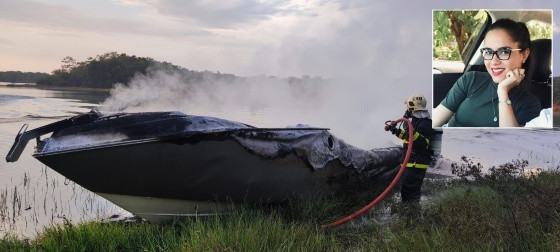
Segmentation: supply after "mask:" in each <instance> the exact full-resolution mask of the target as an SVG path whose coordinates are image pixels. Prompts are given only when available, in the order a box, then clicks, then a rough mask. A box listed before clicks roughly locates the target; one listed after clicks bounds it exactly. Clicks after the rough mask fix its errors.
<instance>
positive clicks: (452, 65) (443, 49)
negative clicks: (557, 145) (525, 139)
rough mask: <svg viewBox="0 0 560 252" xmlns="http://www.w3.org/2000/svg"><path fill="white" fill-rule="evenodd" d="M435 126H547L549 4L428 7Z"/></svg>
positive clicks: (549, 116)
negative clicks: (521, 7) (536, 6)
mask: <svg viewBox="0 0 560 252" xmlns="http://www.w3.org/2000/svg"><path fill="white" fill-rule="evenodd" d="M432 17H433V31H432V32H433V33H432V34H433V35H432V36H433V37H432V38H433V43H432V55H433V56H432V73H433V104H432V107H433V110H432V111H433V125H432V126H433V127H435V128H439V127H537V128H552V127H553V108H552V105H553V97H552V90H553V81H552V80H553V75H552V24H553V22H552V10H434V11H433V12H432Z"/></svg>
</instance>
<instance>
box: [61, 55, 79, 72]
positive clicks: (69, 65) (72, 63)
mask: <svg viewBox="0 0 560 252" xmlns="http://www.w3.org/2000/svg"><path fill="white" fill-rule="evenodd" d="M77 65H78V63H77V62H76V60H75V59H74V58H72V57H70V56H66V57H64V59H62V67H61V69H62V70H64V71H66V72H70V70H72V69H73V68H75V67H76V66H77Z"/></svg>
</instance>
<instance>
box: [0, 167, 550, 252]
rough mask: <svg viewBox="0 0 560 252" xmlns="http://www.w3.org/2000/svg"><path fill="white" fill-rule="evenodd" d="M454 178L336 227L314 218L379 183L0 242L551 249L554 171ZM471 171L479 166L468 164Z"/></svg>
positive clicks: (71, 247) (65, 246)
mask: <svg viewBox="0 0 560 252" xmlns="http://www.w3.org/2000/svg"><path fill="white" fill-rule="evenodd" d="M456 167H459V168H458V169H455V172H456V173H457V174H458V175H460V177H462V179H457V180H452V181H446V180H427V181H426V182H425V186H424V195H426V199H425V200H423V201H422V202H421V205H420V208H416V207H414V206H412V207H411V206H404V205H402V204H400V203H399V202H398V200H397V199H398V197H391V198H388V199H385V200H384V201H383V205H380V206H377V207H375V208H374V209H373V210H372V211H371V212H369V213H368V214H366V216H364V217H361V218H359V219H356V220H353V221H352V222H350V223H349V224H346V225H343V226H341V227H337V228H333V229H327V230H322V229H320V226H321V225H322V224H326V223H329V222H331V221H334V220H336V219H337V218H340V217H343V216H345V215H347V214H349V213H351V212H353V211H355V210H356V209H358V207H361V206H362V205H365V204H367V203H368V200H371V199H372V198H373V197H374V196H375V195H377V194H378V193H379V190H381V189H382V188H373V189H369V190H367V191H363V192H359V193H354V194H350V195H342V196H340V195H339V196H337V197H329V198H321V199H315V200H312V201H298V200H292V201H289V202H286V203H285V204H283V205H280V206H278V205H277V206H244V207H241V208H234V207H232V213H231V214H229V215H222V216H213V217H206V218H202V217H201V218H191V219H183V220H178V221H176V222H174V223H168V224H163V225H158V224H152V223H147V222H132V223H129V222H89V223H83V224H79V225H72V224H66V225H61V226H56V227H51V228H48V229H46V230H45V231H43V232H42V233H41V234H40V235H38V237H37V238H36V239H34V240H18V239H16V238H13V237H4V238H3V239H2V240H0V250H1V251H13V250H41V251H43V250H44V251H59V250H61V251H83V250H88V251H122V250H126V251H128V250H132V251H144V250H148V251H218V250H220V251H222V250H233V251H255V250H259V251H269V250H282V251H284V250H302V249H305V250H309V251H346V250H364V251H371V250H384V251H433V250H435V251H441V250H443V251H453V250H463V251H465V250H466V251H472V250H483V251H494V250H506V251H511V250H514V251H558V250H559V249H560V173H559V172H558V170H557V169H556V170H555V171H547V172H541V173H538V174H536V173H533V174H525V175H520V174H524V173H523V171H524V170H523V168H524V163H523V162H514V163H508V164H505V165H502V166H500V167H494V168H491V169H490V170H491V172H490V173H489V174H487V175H483V174H481V173H480V172H479V171H480V167H479V166H477V165H474V164H471V163H469V162H466V163H465V164H462V165H459V166H456ZM477 171H478V172H477Z"/></svg>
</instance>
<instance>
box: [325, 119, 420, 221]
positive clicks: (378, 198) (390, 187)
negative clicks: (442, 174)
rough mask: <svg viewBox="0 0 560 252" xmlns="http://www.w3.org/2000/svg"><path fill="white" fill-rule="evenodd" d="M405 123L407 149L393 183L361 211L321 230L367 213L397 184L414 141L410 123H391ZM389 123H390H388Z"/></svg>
mask: <svg viewBox="0 0 560 252" xmlns="http://www.w3.org/2000/svg"><path fill="white" fill-rule="evenodd" d="M403 121H405V122H407V123H408V148H407V149H406V156H405V157H404V161H403V163H402V166H401V169H400V170H399V172H398V173H397V176H395V178H394V179H393V181H392V182H391V184H390V185H389V186H388V187H387V188H386V189H385V191H383V192H382V193H381V194H380V195H379V196H377V198H376V199H374V200H373V201H372V202H371V203H369V204H368V205H366V206H365V207H363V208H362V209H360V210H358V211H356V212H355V213H353V214H351V215H348V216H346V217H344V218H342V219H340V220H337V221H335V222H333V223H330V224H326V225H323V226H321V229H326V228H330V227H336V226H339V225H341V224H344V223H346V222H348V221H350V220H352V219H354V218H356V217H358V216H360V215H362V214H363V213H365V212H367V211H369V210H370V209H371V208H372V207H373V206H375V205H377V203H379V202H380V201H381V200H382V199H383V198H385V196H387V194H389V192H391V190H393V187H395V185H396V184H397V182H398V181H399V179H400V178H401V176H402V174H403V173H404V170H405V168H406V164H407V163H408V159H409V158H410V152H411V151H412V142H413V140H414V133H413V129H412V123H410V121H409V120H408V119H406V118H401V119H398V120H396V121H392V122H391V124H392V125H395V124H397V123H399V122H403ZM388 122H390V121H388ZM388 126H389V125H387V123H386V125H385V130H388Z"/></svg>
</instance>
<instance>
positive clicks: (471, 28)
mask: <svg viewBox="0 0 560 252" xmlns="http://www.w3.org/2000/svg"><path fill="white" fill-rule="evenodd" d="M451 15H452V16H454V17H456V20H451V18H450V16H451ZM486 19H487V14H486V12H485V11H483V10H482V11H466V10H459V11H454V10H451V11H448V10H442V11H434V12H433V58H434V59H440V60H452V61H463V60H464V57H465V54H466V52H465V51H463V52H461V51H460V49H461V48H463V47H464V46H467V43H468V41H469V40H470V39H472V38H474V37H476V36H478V32H479V29H480V28H479V26H481V25H482V24H483V23H484V22H485V20H486ZM526 24H527V28H528V29H529V32H530V34H531V39H532V40H534V39H540V38H548V39H551V38H552V27H551V25H549V24H544V23H540V22H537V21H529V22H527V23H526ZM453 26H456V27H460V28H462V35H463V36H464V37H463V38H464V39H463V40H460V39H458V38H457V36H456V34H454V33H453V31H452V29H451V27H453Z"/></svg>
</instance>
